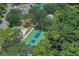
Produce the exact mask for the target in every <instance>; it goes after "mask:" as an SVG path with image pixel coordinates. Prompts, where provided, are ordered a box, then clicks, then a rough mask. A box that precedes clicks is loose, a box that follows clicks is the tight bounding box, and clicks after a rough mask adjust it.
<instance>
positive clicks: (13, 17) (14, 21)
mask: <svg viewBox="0 0 79 59" xmlns="http://www.w3.org/2000/svg"><path fill="white" fill-rule="evenodd" d="M6 19H7V21H8V22H9V26H10V27H14V26H19V25H20V24H21V21H20V20H21V14H20V11H19V10H15V9H12V10H11V11H10V12H9V13H8V14H7V16H6Z"/></svg>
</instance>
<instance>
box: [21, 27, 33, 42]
mask: <svg viewBox="0 0 79 59" xmlns="http://www.w3.org/2000/svg"><path fill="white" fill-rule="evenodd" d="M33 29H34V28H32V29H31V30H30V31H29V32H28V33H27V34H26V36H25V37H24V38H23V39H22V40H21V41H23V40H24V39H25V38H26V37H27V36H28V35H29V34H30V32H31V31H32V30H33Z"/></svg>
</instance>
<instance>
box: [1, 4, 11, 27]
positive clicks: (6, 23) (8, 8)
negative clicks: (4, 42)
mask: <svg viewBox="0 0 79 59" xmlns="http://www.w3.org/2000/svg"><path fill="white" fill-rule="evenodd" d="M10 10H11V5H10V4H8V7H7V12H6V13H5V14H4V17H3V18H2V24H0V28H2V29H6V28H7V27H8V24H9V23H8V21H7V20H6V15H7V14H8V13H9V11H10Z"/></svg>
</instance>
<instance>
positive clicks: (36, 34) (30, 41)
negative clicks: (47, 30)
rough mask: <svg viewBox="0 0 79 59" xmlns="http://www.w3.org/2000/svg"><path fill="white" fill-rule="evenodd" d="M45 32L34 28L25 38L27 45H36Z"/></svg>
mask: <svg viewBox="0 0 79 59" xmlns="http://www.w3.org/2000/svg"><path fill="white" fill-rule="evenodd" d="M43 34H44V32H41V31H38V30H35V29H33V30H32V31H31V32H30V33H29V35H28V36H27V37H25V39H24V40H23V41H24V43H25V44H26V45H31V46H32V45H36V44H37V43H38V42H39V41H40V40H41V39H42V38H43Z"/></svg>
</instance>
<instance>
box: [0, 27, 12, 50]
mask: <svg viewBox="0 0 79 59" xmlns="http://www.w3.org/2000/svg"><path fill="white" fill-rule="evenodd" d="M12 34H13V32H12V29H10V28H8V29H0V46H1V48H3V49H7V48H8V47H9V46H10V45H11V44H12V42H11V41H12Z"/></svg>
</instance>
